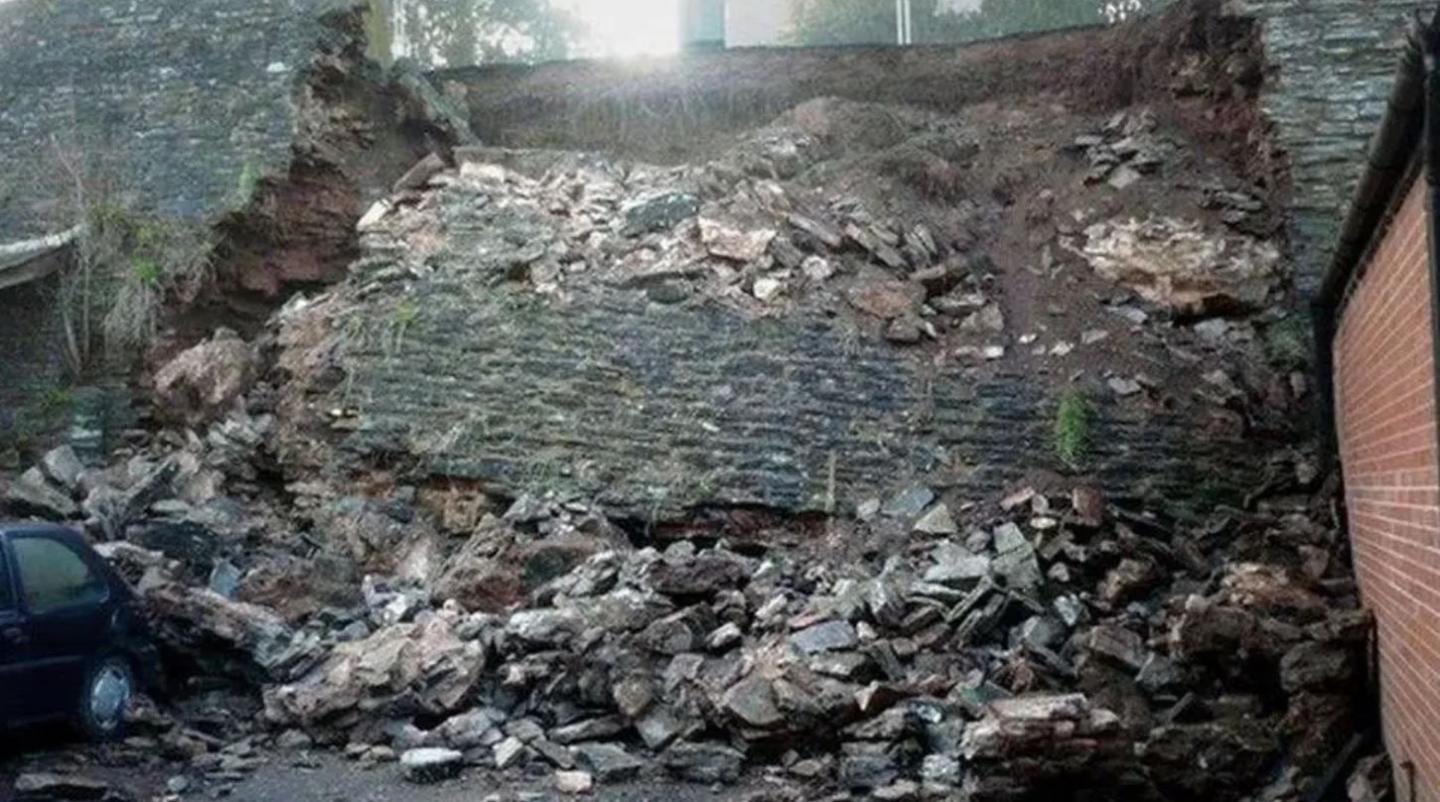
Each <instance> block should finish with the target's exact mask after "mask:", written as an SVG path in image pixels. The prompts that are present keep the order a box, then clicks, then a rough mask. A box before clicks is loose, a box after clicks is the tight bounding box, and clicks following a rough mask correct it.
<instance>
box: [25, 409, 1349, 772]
mask: <svg viewBox="0 0 1440 802" xmlns="http://www.w3.org/2000/svg"><path fill="white" fill-rule="evenodd" d="M233 423H234V422H233V421H227V422H222V423H220V424H216V426H215V427H213V430H219V431H224V430H226V429H227V428H233ZM70 459H71V458H70V456H69V455H68V454H66V453H65V452H64V451H63V450H61V451H57V452H56V453H54V454H52V455H51V456H50V457H47V459H46V460H45V461H44V463H43V464H44V466H46V467H45V468H44V469H43V470H41V471H39V476H40V478H39V479H37V478H36V476H35V475H34V474H31V475H29V478H27V479H25V480H24V481H23V482H22V483H21V484H19V485H17V487H18V488H20V489H19V490H16V489H15V488H12V491H11V495H10V496H9V501H10V502H11V503H12V504H13V503H20V502H22V501H23V503H27V504H34V503H36V498H37V497H44V496H55V499H54V500H53V501H54V502H55V503H54V504H53V505H52V506H51V507H49V508H48V513H49V514H55V513H59V512H65V511H70V510H72V509H74V507H73V506H72V505H73V502H70V501H69V499H70V498H72V497H74V496H76V495H79V488H81V487H83V486H84V485H85V484H87V483H91V484H95V486H96V487H97V488H100V487H105V488H106V492H104V493H99V491H98V490H96V489H92V490H91V491H90V492H89V493H88V495H89V496H96V495H97V494H98V495H104V496H107V497H108V496H109V495H110V494H114V495H116V496H117V497H119V498H122V499H125V500H126V503H128V504H130V506H131V508H132V509H133V508H135V507H140V506H141V504H140V502H139V501H135V499H145V500H146V503H145V504H144V505H143V509H145V510H153V511H162V512H163V511H165V510H172V509H175V508H178V507H180V506H182V505H183V504H184V502H182V501H179V500H178V499H176V498H175V496H174V492H175V490H174V488H175V487H176V484H175V483H176V482H177V480H179V479H181V478H182V477H183V476H184V474H183V473H182V472H179V471H176V470H173V469H172V468H171V467H165V466H173V464H174V461H167V462H166V463H164V466H162V467H160V468H156V469H155V470H154V471H152V472H151V473H149V474H145V475H144V477H143V478H141V479H139V480H137V481H136V482H135V483H134V484H133V485H132V486H130V487H128V488H125V489H123V490H122V489H109V488H108V486H106V485H102V484H99V481H100V480H99V478H98V477H97V476H96V475H95V474H94V473H93V472H86V471H83V470H82V471H80V475H81V476H82V477H84V478H82V479H81V480H79V481H78V483H76V484H73V485H72V486H71V489H69V490H67V489H66V487H65V486H64V485H62V484H60V483H59V482H58V481H57V479H56V478H55V477H57V476H61V477H64V476H72V474H71V473H66V472H63V471H62V468H61V466H64V465H66V464H67V463H69V462H70ZM1292 469H1293V466H1292ZM1302 478H1303V479H1304V481H1306V482H1310V483H1311V484H1310V485H1309V486H1311V487H1313V477H1309V476H1305V477H1302ZM35 481H42V482H43V484H42V485H41V486H40V487H39V488H36V487H34V486H32V483H33V482H35ZM1296 481H1297V483H1298V482H1299V481H1300V480H1298V479H1297V480H1296ZM40 491H43V492H40ZM61 498H64V499H65V503H61V502H60V499H61ZM1319 498H1320V499H1321V500H1322V501H1321V503H1320V504H1319V506H1317V507H1311V506H1310V503H1309V501H1308V498H1307V497H1304V496H1286V497H1278V498H1273V499H1269V500H1265V501H1262V502H1260V503H1259V504H1258V506H1257V508H1256V509H1255V510H1253V511H1248V512H1247V511H1240V510H1217V511H1216V513H1215V514H1214V515H1213V516H1212V517H1211V518H1210V519H1209V520H1208V521H1206V522H1204V523H1203V524H1200V525H1191V526H1185V525H1180V524H1177V523H1175V522H1172V521H1168V520H1166V519H1165V518H1163V517H1159V516H1155V515H1148V514H1143V513H1140V512H1137V511H1131V510H1127V509H1125V508H1123V507H1119V506H1113V505H1107V504H1106V503H1105V502H1104V500H1103V498H1102V497H1101V496H1100V495H1099V493H1098V491H1096V490H1094V489H1093V488H1090V487H1086V486H1077V487H1075V488H1074V489H1073V492H1071V493H1070V494H1068V495H1066V496H1063V497H1053V496H1048V495H1046V494H1042V493H1039V492H1036V491H1035V490H1032V489H1025V490H1022V491H1020V492H1017V493H1015V494H1012V495H1011V496H1009V497H1007V498H1005V499H1003V500H999V502H998V504H992V505H983V506H978V505H977V506H973V507H971V508H968V509H963V510H962V509H961V508H959V507H952V506H951V502H947V501H946V500H944V499H943V498H942V497H940V496H937V494H936V492H935V491H934V490H933V489H931V488H928V487H925V486H923V485H915V486H911V487H908V488H905V489H904V490H903V491H902V492H899V493H897V494H895V495H894V496H893V497H890V498H886V499H876V500H875V501H874V502H873V503H869V504H866V505H864V509H863V510H862V511H861V512H862V514H863V515H865V516H867V517H869V518H870V520H869V521H868V523H865V524H864V525H865V526H869V527H872V528H873V529H876V530H879V529H884V528H892V529H893V528H899V529H901V530H903V531H905V532H906V533H907V538H906V540H907V545H906V547H905V548H904V549H903V550H901V551H898V552H894V553H886V552H884V551H877V552H876V553H873V554H872V555H871V557H870V559H862V560H858V561H855V560H850V559H843V560H841V559H826V557H825V556H824V555H825V552H826V551H827V548H826V546H825V543H824V536H821V542H817V543H813V544H807V543H801V544H799V545H791V546H764V545H760V544H757V543H754V542H746V543H739V542H737V543H726V542H719V543H713V542H712V543H705V542H695V541H691V540H680V541H676V542H673V543H668V544H665V543H655V544H654V545H651V546H647V547H640V546H638V545H631V544H630V543H629V541H628V540H627V539H626V538H625V537H623V536H621V535H619V534H618V532H617V531H616V530H614V528H613V527H611V526H610V525H609V524H608V522H606V521H605V520H604V517H603V516H602V515H601V514H599V513H598V512H596V511H594V510H589V509H584V508H581V507H580V506H579V505H574V504H559V503H555V502H553V501H549V500H545V499H536V498H522V499H519V500H517V501H515V502H514V503H513V504H512V505H511V507H510V508H509V510H508V511H507V512H506V513H505V514H504V515H498V516H497V515H487V516H484V517H483V519H482V520H481V522H480V524H479V525H478V527H477V528H476V531H475V533H474V534H473V535H472V536H471V537H470V538H469V540H468V542H466V543H464V544H463V545H461V546H460V547H458V548H456V549H454V550H453V553H452V554H450V555H449V556H448V557H445V558H440V559H438V562H436V563H435V564H434V565H432V567H431V569H430V574H429V575H428V577H427V578H426V579H424V580H423V581H422V579H421V578H420V577H419V576H416V575H414V574H413V573H412V575H411V576H412V578H411V579H409V580H406V579H402V578H393V577H392V578H386V579H384V580H382V579H379V578H374V577H369V578H366V580H365V582H364V583H363V585H364V588H363V594H362V595H363V600H359V601H358V603H357V604H356V605H354V606H353V607H351V608H348V609H338V608H331V609H322V610H320V611H318V612H316V613H314V614H311V615H305V616H301V617H299V620H298V621H296V622H289V621H286V620H285V619H284V618H282V617H281V616H280V615H278V614H277V613H276V612H274V611H273V610H271V609H268V608H265V607H261V606H257V605H254V604H250V603H246V602H244V601H237V600H234V599H232V598H228V597H227V595H226V593H225V592H224V591H226V590H227V587H226V585H227V582H226V581H225V579H224V577H223V576H212V577H211V581H210V584H211V587H210V588H202V587H198V586H196V585H194V584H190V583H187V582H186V581H184V580H183V579H182V577H183V576H184V574H185V569H184V567H183V566H182V565H181V564H180V563H179V562H178V561H175V560H170V559H166V558H165V557H163V556H162V555H160V554H158V553H156V552H153V551H149V550H147V549H144V548H142V547H140V546H137V545H135V544H133V543H128V542H124V541H118V542H114V543H110V544H105V545H102V546H101V548H102V550H103V551H104V553H105V554H106V556H107V557H109V558H110V559H111V560H113V561H115V563H116V564H117V565H119V566H120V567H121V568H122V570H123V571H124V572H125V573H126V574H127V575H128V576H130V577H132V578H133V579H134V580H135V581H136V584H137V587H138V588H139V590H140V592H141V594H142V596H143V598H144V599H145V601H146V602H147V604H148V605H149V606H150V609H151V611H152V613H153V614H154V616H155V619H156V621H157V623H158V625H159V631H160V633H161V635H162V638H163V639H164V642H165V645H166V646H167V647H168V648H169V649H170V650H171V651H173V652H175V653H177V654H182V655H190V656H207V655H208V656H210V657H215V656H217V655H222V654H223V655H227V656H228V657H229V658H230V662H229V663H227V664H225V665H223V666H222V665H220V664H218V663H213V662H212V664H211V665H210V666H208V670H210V671H214V672H217V673H220V674H225V675H228V676H231V677H232V678H236V677H245V678H248V680H249V681H251V682H256V683H258V686H259V687H260V688H262V689H263V702H264V710H263V714H259V715H257V717H256V720H255V721H253V722H248V724H247V728H248V726H257V725H258V726H260V728H261V729H260V730H258V732H261V733H263V732H266V731H268V732H270V733H271V735H268V736H266V735H261V736H258V737H259V743H261V744H263V743H266V742H267V741H269V739H270V738H272V737H273V739H274V743H275V744H278V745H282V746H285V745H291V746H293V745H309V744H311V743H316V742H319V743H330V744H335V745H337V746H346V747H347V750H348V751H349V752H350V753H351V754H354V755H356V756H357V757H360V758H362V759H371V760H383V759H387V758H393V757H394V756H396V755H406V756H408V757H407V759H408V760H409V761H410V762H412V763H416V764H417V765H423V766H426V767H427V768H424V769H423V770H422V769H416V772H417V777H420V778H422V779H423V778H425V777H430V776H443V775H444V774H445V772H446V771H447V769H443V768H437V767H436V764H437V762H438V764H439V765H440V766H444V765H450V766H452V767H454V769H455V770H458V767H459V766H460V765H477V766H493V767H497V768H502V769H503V768H510V767H515V766H520V765H525V764H530V765H532V766H545V767H550V768H553V769H554V770H556V771H560V772H576V771H581V772H586V773H588V774H589V775H591V776H592V777H593V779H594V780H595V781H598V782H600V783H606V782H613V781H617V780H623V779H627V778H631V777H634V776H636V775H639V774H648V773H650V772H652V771H655V770H658V769H664V770H665V771H668V772H670V773H672V774H674V775H676V776H678V777H680V778H683V779H686V780H693V781H696V782H703V783H715V782H733V781H735V780H736V779H737V778H739V777H740V776H741V773H742V772H744V771H746V770H747V769H750V768H754V767H760V766H771V767H774V768H773V770H774V771H776V772H779V773H781V774H783V775H784V776H787V777H790V778H792V779H793V780H794V781H795V782H796V783H797V784H805V785H808V786H813V788H815V789H824V788H830V789H845V790H865V791H868V792H871V793H873V794H874V795H875V797H876V798H882V799H910V798H918V797H919V796H922V795H941V796H943V795H946V794H950V793H953V792H955V791H956V790H960V791H962V792H963V793H964V794H966V795H967V796H966V797H965V798H969V799H975V800H985V799H994V800H1004V799H1022V798H1032V796H1033V795H1034V794H1039V793H1044V792H1045V789H1054V788H1065V789H1069V790H1070V791H1074V790H1076V789H1082V788H1093V789H1096V790H1100V789H1104V788H1114V787H1124V788H1126V789H1128V790H1127V798H1155V799H1208V798H1227V799H1239V798H1242V797H1243V796H1245V795H1247V794H1252V795H1255V796H1253V797H1252V798H1255V799H1262V798H1263V799H1289V798H1295V795H1296V794H1297V793H1298V791H1299V790H1300V789H1302V788H1303V787H1304V786H1305V783H1306V782H1307V781H1309V780H1311V779H1313V777H1314V776H1315V775H1316V774H1317V773H1318V772H1319V770H1320V769H1321V768H1323V767H1324V765H1325V762H1326V761H1327V760H1328V759H1329V758H1330V757H1331V756H1332V754H1333V753H1334V752H1335V750H1337V749H1338V747H1339V746H1340V744H1339V743H1337V741H1336V739H1337V738H1343V737H1344V733H1346V732H1347V729H1348V728H1350V727H1351V726H1352V724H1353V720H1354V719H1353V717H1354V716H1355V715H1356V713H1357V710H1356V704H1357V699H1356V698H1355V696H1354V693H1353V691H1354V688H1355V687H1357V686H1358V684H1359V683H1360V682H1361V679H1362V671H1363V661H1362V655H1363V647H1364V644H1365V640H1366V637H1367V634H1368V622H1367V620H1366V618H1365V616H1364V615H1363V614H1362V613H1361V612H1360V611H1359V609H1358V607H1357V604H1356V598H1355V588H1354V586H1353V583H1352V581H1351V580H1350V579H1349V578H1348V576H1347V569H1346V565H1345V563H1344V562H1343V560H1342V555H1343V549H1342V544H1340V543H1339V542H1337V540H1336V530H1335V528H1334V527H1333V525H1332V524H1333V522H1331V521H1328V520H1326V519H1325V518H1324V517H1323V512H1324V505H1323V495H1322V496H1320V497H1319ZM82 504H83V506H84V507H85V509H86V510H87V511H89V510H94V509H96V507H95V505H94V504H93V503H91V502H90V501H86V502H82ZM119 506H120V507H121V508H124V507H125V504H123V503H122V504H121V505H119ZM32 509H36V508H32ZM105 509H108V508H105ZM83 514H85V513H80V512H77V513H76V515H83ZM414 515H415V511H414V508H413V507H411V506H409V505H407V504H406V503H404V501H403V499H402V498H392V499H389V500H387V501H384V502H380V503H376V502H368V503H365V504H363V505H361V507H359V508H357V509H355V510H353V517H352V518H351V519H350V525H351V529H352V531H361V530H363V531H369V532H374V531H378V530H380V529H383V528H385V527H387V526H400V527H403V526H404V525H406V524H414V522H415V517H414ZM107 521H108V522H109V523H106V522H107ZM114 524H115V519H114V518H105V517H103V516H100V515H95V514H92V517H91V518H90V520H89V521H88V526H89V527H90V529H91V530H92V531H102V530H103V527H105V526H114ZM834 536H835V537H838V536H839V535H838V534H836V535H834ZM857 536H858V537H862V538H863V537H864V535H856V534H855V533H853V532H852V533H851V534H850V537H857ZM140 539H143V535H142V536H141V538H140ZM877 545H878V544H877ZM862 551H864V549H862ZM401 573H404V571H403V570H402V571H401ZM229 584H230V586H231V587H232V588H233V583H229ZM171 726H173V727H175V729H174V731H173V732H172V733H171V735H170V736H168V737H170V738H172V739H180V740H181V742H182V743H184V742H186V741H185V737H186V736H185V735H184V733H185V732H186V729H185V728H184V727H182V726H180V725H171ZM252 737H257V736H252ZM246 743H250V741H248V740H247V741H246ZM189 744H190V745H189V748H190V749H194V750H197V751H198V752H199V755H198V756H206V755H210V754H211V750H212V749H220V750H223V749H225V748H226V745H225V744H223V743H214V742H213V739H207V740H201V741H199V742H198V743H196V742H193V741H190V742H189ZM172 748H177V749H178V748H180V747H178V746H175V745H174V744H172ZM251 748H253V746H252V747H251ZM415 750H419V751H415ZM242 751H243V750H242ZM1197 755H1201V756H1203V759H1197V757H1196V756H1197ZM207 759H209V760H211V761H212V763H214V765H215V766H216V769H215V770H216V771H217V772H222V775H221V776H224V775H223V771H222V770H221V769H220V768H218V766H219V765H220V764H219V763H216V762H214V761H216V760H217V759H218V758H215V757H210V758H207ZM230 762H231V763H232V764H238V765H243V760H242V759H236V760H232V761H230ZM202 765H203V764H202ZM1277 766H1283V767H1284V771H1283V772H1282V773H1281V775H1280V779H1279V780H1277V781H1274V782H1270V780H1271V778H1272V777H1273V776H1274V775H1275V769H1276V767H1277ZM437 772H438V773H437ZM1267 783H1268V785H1267ZM1262 786H1263V790H1262Z"/></svg>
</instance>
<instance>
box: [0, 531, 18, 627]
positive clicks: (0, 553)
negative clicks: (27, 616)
mask: <svg viewBox="0 0 1440 802" xmlns="http://www.w3.org/2000/svg"><path fill="white" fill-rule="evenodd" d="M13 609H15V591H14V589H13V588H11V587H10V574H9V571H8V568H7V566H6V565H5V545H4V544H3V543H0V613H3V612H5V611H6V610H13Z"/></svg>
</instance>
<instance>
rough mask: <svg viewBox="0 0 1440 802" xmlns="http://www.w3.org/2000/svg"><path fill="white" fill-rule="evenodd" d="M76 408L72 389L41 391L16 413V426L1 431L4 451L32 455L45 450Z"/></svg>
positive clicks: (50, 388) (57, 388)
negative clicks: (49, 436)
mask: <svg viewBox="0 0 1440 802" xmlns="http://www.w3.org/2000/svg"><path fill="white" fill-rule="evenodd" d="M74 406H75V393H74V392H73V391H72V390H71V389H70V388H68V387H58V386H57V387H47V388H43V389H38V388H37V391H36V392H35V393H34V395H33V396H32V397H31V400H30V402H29V403H27V404H26V405H25V406H23V407H21V408H20V409H18V410H16V414H15V425H14V426H13V427H12V428H10V429H8V430H4V431H0V449H14V450H16V451H18V452H21V454H22V455H28V452H31V451H34V450H37V449H39V448H41V446H42V443H43V441H44V439H45V438H46V437H47V436H48V435H49V434H51V433H53V432H55V431H56V430H57V429H59V428H60V427H61V426H63V425H65V423H66V420H67V419H68V418H69V417H70V412H71V410H72V409H73V408H74Z"/></svg>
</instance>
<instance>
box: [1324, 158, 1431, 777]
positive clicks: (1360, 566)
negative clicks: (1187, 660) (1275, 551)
mask: <svg viewBox="0 0 1440 802" xmlns="http://www.w3.org/2000/svg"><path fill="white" fill-rule="evenodd" d="M1428 249H1429V243H1428V239H1427V223H1426V208H1425V181H1423V180H1420V181H1417V182H1416V183H1415V185H1414V186H1413V187H1411V189H1410V192H1409V195H1408V197H1407V199H1406V200H1405V202H1404V205H1403V207H1402V208H1401V210H1400V212H1399V213H1398V214H1397V215H1396V217H1395V219H1394V220H1393V222H1392V223H1391V225H1390V227H1389V228H1388V230H1387V231H1386V232H1385V234H1384V240H1383V241H1382V242H1381V244H1380V247H1379V248H1378V249H1377V251H1376V252H1375V254H1374V256H1373V258H1372V259H1371V260H1370V262H1369V263H1368V265H1367V268H1366V272H1365V273H1364V275H1363V277H1362V278H1361V280H1360V283H1359V284H1358V286H1357V287H1356V289H1355V291H1354V294H1353V295H1352V297H1351V299H1350V302H1349V305H1348V306H1347V307H1346V309H1345V311H1344V313H1343V316H1342V318H1341V320H1340V322H1339V325H1338V334H1337V337H1336V341H1335V384H1336V394H1335V403H1336V425H1337V427H1338V429H1339V435H1340V456H1341V460H1342V463H1343V465H1344V471H1345V487H1346V493H1347V496H1348V499H1347V500H1348V505H1349V513H1350V537H1351V541H1352V544H1353V548H1354V554H1355V568H1356V573H1357V574H1358V576H1359V581H1360V590H1361V593H1362V595H1363V597H1364V599H1365V603H1366V605H1367V606H1368V607H1370V609H1371V610H1373V611H1374V613H1375V617H1376V622H1377V627H1378V635H1379V643H1380V682H1381V689H1382V694H1383V698H1382V702H1383V714H1384V718H1385V738H1386V741H1387V743H1388V745H1389V747H1390V754H1391V756H1392V757H1393V758H1394V761H1395V763H1396V765H1397V766H1400V765H1403V764H1404V763H1406V762H1413V763H1414V765H1415V785H1416V789H1415V796H1414V798H1415V799H1417V800H1419V801H1420V802H1440V491H1437V486H1440V479H1437V469H1436V432H1435V371H1434V365H1433V361H1434V360H1433V350H1432V348H1431V339H1432V338H1431V323H1430V278H1429V250H1428ZM1406 776H1407V772H1405V771H1403V770H1402V771H1397V781H1399V782H1400V783H1402V787H1401V788H1400V794H1399V798H1400V799H1402V800H1408V799H1411V798H1412V797H1411V795H1410V790H1409V789H1408V788H1406V787H1404V786H1403V783H1404V781H1405V779H1406Z"/></svg>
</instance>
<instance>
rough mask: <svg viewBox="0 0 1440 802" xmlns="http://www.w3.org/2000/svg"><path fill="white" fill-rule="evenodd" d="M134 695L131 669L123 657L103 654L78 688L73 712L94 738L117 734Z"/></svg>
mask: <svg viewBox="0 0 1440 802" xmlns="http://www.w3.org/2000/svg"><path fill="white" fill-rule="evenodd" d="M134 695H135V673H134V672H133V671H131V670H130V664H129V663H128V662H127V661H126V660H125V659H124V658H120V657H107V658H105V659H103V660H101V661H100V662H98V663H96V664H95V667H94V668H92V669H90V673H89V674H88V675H87V676H86V678H85V685H84V688H83V689H82V690H81V692H80V709H79V711H78V712H77V715H76V718H77V720H78V721H79V723H80V729H81V730H83V731H84V733H85V735H86V736H88V737H89V738H90V739H92V740H96V741H109V740H113V739H115V738H119V737H120V733H121V731H122V730H124V729H125V714H126V712H127V711H129V709H130V700H131V698H132V697H133V696H134Z"/></svg>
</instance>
